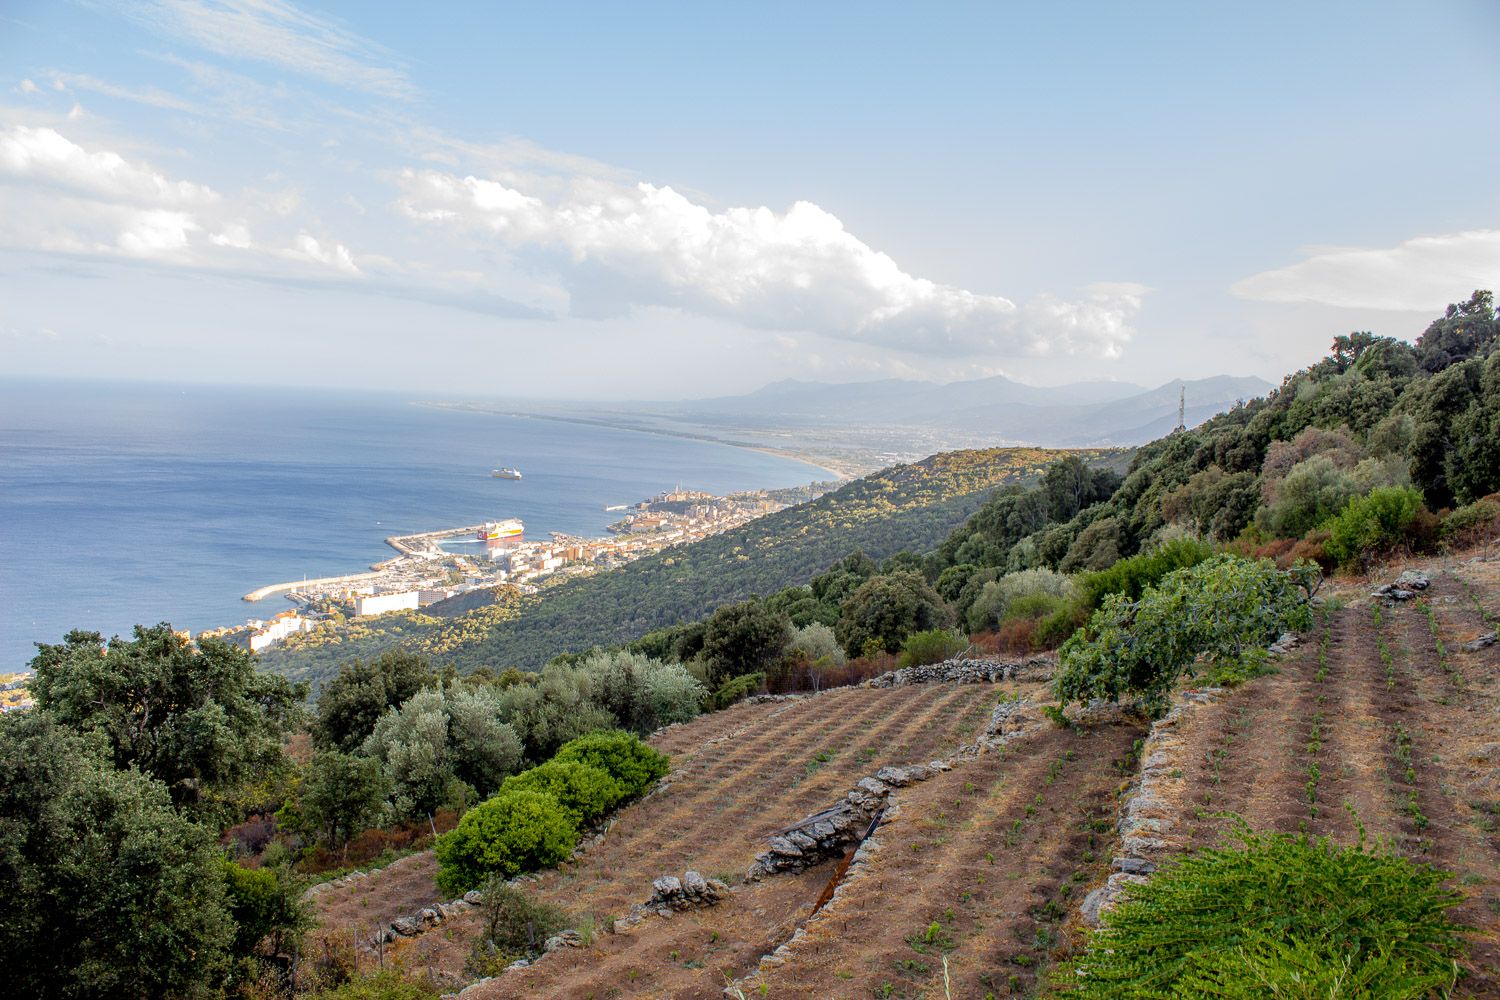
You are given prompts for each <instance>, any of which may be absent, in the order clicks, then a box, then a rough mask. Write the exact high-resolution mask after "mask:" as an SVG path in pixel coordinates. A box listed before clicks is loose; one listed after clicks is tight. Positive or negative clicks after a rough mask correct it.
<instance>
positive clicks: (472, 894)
mask: <svg viewBox="0 0 1500 1000" xmlns="http://www.w3.org/2000/svg"><path fill="white" fill-rule="evenodd" d="M464 902H465V903H468V904H469V905H470V906H478V905H479V904H480V903H483V902H484V893H482V892H480V891H479V890H478V889H470V890H469V891H468V892H466V893H464Z"/></svg>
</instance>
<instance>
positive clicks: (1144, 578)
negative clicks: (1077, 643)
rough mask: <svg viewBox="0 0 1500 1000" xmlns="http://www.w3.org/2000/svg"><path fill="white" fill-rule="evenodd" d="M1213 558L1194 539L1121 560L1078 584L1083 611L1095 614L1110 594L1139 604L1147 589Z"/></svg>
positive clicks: (1087, 575) (1207, 548) (1206, 546)
mask: <svg viewBox="0 0 1500 1000" xmlns="http://www.w3.org/2000/svg"><path fill="white" fill-rule="evenodd" d="M1213 554H1214V550H1213V547H1212V546H1210V545H1209V544H1208V543H1207V542H1200V541H1198V540H1196V539H1193V538H1174V539H1172V540H1171V541H1168V542H1165V543H1164V544H1162V545H1161V546H1160V547H1159V548H1157V549H1154V550H1152V551H1150V552H1142V553H1141V554H1140V555H1135V556H1131V557H1130V558H1129V559H1121V560H1120V561H1119V562H1117V563H1115V564H1114V565H1113V566H1111V567H1109V568H1108V569H1102V570H1098V571H1097V572H1094V573H1084V574H1082V575H1081V576H1079V577H1078V578H1077V580H1076V583H1077V586H1078V594H1079V598H1080V599H1081V600H1082V602H1083V606H1084V609H1085V610H1087V611H1093V610H1094V609H1095V608H1097V607H1099V606H1100V605H1101V604H1103V603H1104V598H1105V597H1107V596H1109V595H1110V594H1124V595H1125V596H1126V598H1128V599H1129V600H1132V601H1134V600H1138V599H1139V598H1140V596H1141V595H1142V594H1143V593H1145V592H1146V588H1147V587H1150V586H1151V585H1152V584H1154V583H1156V582H1157V581H1159V580H1160V579H1162V578H1163V577H1164V576H1166V575H1167V574H1168V573H1171V572H1173V571H1174V570H1179V569H1186V568H1187V567H1189V566H1196V565H1197V564H1198V563H1201V562H1202V561H1203V560H1205V559H1207V558H1208V557H1209V556H1211V555H1213Z"/></svg>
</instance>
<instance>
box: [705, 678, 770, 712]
mask: <svg viewBox="0 0 1500 1000" xmlns="http://www.w3.org/2000/svg"><path fill="white" fill-rule="evenodd" d="M765 686H766V675H765V674H762V673H754V674H740V675H739V676H738V677H731V678H729V680H727V681H725V682H724V683H723V684H720V685H719V689H718V690H717V691H715V692H714V693H713V694H711V695H709V704H710V705H712V707H713V708H714V709H715V710H717V709H721V708H728V707H729V706H730V705H733V704H734V703H735V702H737V701H739V700H740V699H741V698H748V697H749V696H750V695H752V694H755V693H756V692H757V691H760V690H762V689H763V688H765Z"/></svg>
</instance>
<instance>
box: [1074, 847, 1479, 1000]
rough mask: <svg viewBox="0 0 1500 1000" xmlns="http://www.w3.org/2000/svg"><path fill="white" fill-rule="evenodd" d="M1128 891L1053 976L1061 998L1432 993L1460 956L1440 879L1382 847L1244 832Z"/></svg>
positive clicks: (1452, 895) (1453, 901) (1447, 982)
mask: <svg viewBox="0 0 1500 1000" xmlns="http://www.w3.org/2000/svg"><path fill="white" fill-rule="evenodd" d="M1240 840H1241V844H1240V845H1239V846H1238V847H1236V848H1234V849H1217V850H1204V851H1200V852H1197V853H1195V854H1192V855H1188V856H1186V857H1184V858H1182V859H1180V860H1179V861H1177V862H1175V863H1173V864H1171V865H1169V866H1167V867H1165V868H1164V869H1163V870H1162V871H1160V872H1158V873H1157V874H1156V875H1155V876H1153V877H1152V879H1151V880H1150V881H1149V882H1146V883H1145V884H1143V885H1132V886H1130V887H1129V888H1128V889H1127V894H1126V897H1125V901H1124V902H1123V903H1122V904H1121V905H1120V906H1119V907H1117V908H1116V909H1114V910H1112V911H1110V912H1108V913H1106V914H1105V915H1104V926H1103V927H1102V928H1100V929H1099V930H1097V931H1094V932H1092V933H1091V934H1090V936H1089V939H1088V943H1087V947H1086V948H1085V950H1084V951H1083V952H1082V953H1081V954H1080V955H1079V956H1078V957H1076V958H1074V959H1072V960H1070V961H1069V962H1068V963H1066V964H1065V965H1064V966H1062V967H1061V969H1060V970H1059V973H1058V975H1057V976H1056V978H1055V980H1054V985H1055V986H1056V987H1057V990H1058V993H1059V994H1060V995H1062V996H1068V997H1080V998H1092V997H1099V998H1103V997H1111V998H1116V997H1125V996H1128V997H1163V998H1165V997H1173V998H1176V997H1182V998H1187V997H1232V998H1242V1000H1250V998H1252V997H1256V998H1259V997H1305V998H1312V997H1349V998H1355V997H1368V998H1376V997H1380V998H1395V997H1403V998H1406V997H1410V998H1416V997H1427V996H1433V995H1438V994H1439V993H1443V992H1444V991H1446V990H1447V989H1449V988H1451V987H1452V986H1453V984H1454V982H1455V980H1456V978H1457V973H1458V966H1457V964H1456V961H1457V959H1458V958H1459V957H1460V956H1461V954H1462V944H1461V941H1460V938H1459V932H1460V928H1459V927H1457V926H1456V925H1455V924H1453V923H1452V922H1451V921H1450V920H1449V919H1448V911H1449V910H1450V909H1451V908H1452V907H1453V906H1455V905H1457V904H1458V903H1459V902H1461V901H1462V897H1461V896H1460V895H1459V894H1458V893H1456V892H1454V891H1453V890H1451V889H1447V888H1445V887H1444V886H1443V882H1444V881H1445V880H1446V879H1447V878H1448V873H1446V872H1441V871H1437V870H1435V869H1433V868H1431V867H1430V866H1428V865H1425V864H1417V863H1414V862H1411V861H1408V860H1406V859H1405V858H1402V857H1400V856H1398V855H1397V854H1395V853H1393V852H1391V851H1389V850H1387V849H1385V848H1384V847H1378V848H1375V849H1369V848H1366V846H1365V845H1364V843H1363V841H1361V843H1360V844H1359V845H1358V846H1355V847H1337V846H1334V845H1331V844H1330V843H1328V841H1326V840H1313V839H1310V838H1308V837H1306V836H1293V835H1290V834H1253V833H1250V832H1249V831H1248V830H1245V831H1242V833H1241V834H1240Z"/></svg>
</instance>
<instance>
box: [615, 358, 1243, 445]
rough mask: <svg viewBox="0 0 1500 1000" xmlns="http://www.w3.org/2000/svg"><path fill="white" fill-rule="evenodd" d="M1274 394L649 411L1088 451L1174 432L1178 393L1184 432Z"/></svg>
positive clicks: (1051, 392) (961, 387)
mask: <svg viewBox="0 0 1500 1000" xmlns="http://www.w3.org/2000/svg"><path fill="white" fill-rule="evenodd" d="M1271 388H1272V385H1271V383H1269V382H1267V381H1265V380H1264V379H1261V378H1257V377H1255V376H1233V375H1215V376H1212V377H1209V378H1202V379H1188V380H1183V379H1173V380H1172V381H1170V382H1166V383H1164V384H1162V385H1160V386H1157V387H1156V388H1151V389H1148V388H1146V387H1144V386H1140V385H1135V384H1133V383H1129V382H1104V381H1096V382H1074V383H1070V384H1067V385H1058V386H1048V387H1038V386H1030V385H1025V384H1023V383H1020V382H1016V381H1014V380H1012V379H1009V378H1006V377H1005V376H1003V375H997V376H993V377H990V378H982V379H974V380H971V381H966V382H950V383H948V384H946V385H944V384H939V383H935V382H923V381H915V380H907V379H882V380H880V381H875V382H851V383H841V384H835V383H825V382H809V381H802V380H798V379H786V380H783V381H780V382H773V383H771V384H770V385H767V386H764V387H762V388H760V389H758V390H756V391H755V392H752V393H748V394H746V395H741V396H722V397H716V398H710V399H699V400H689V401H686V402H681V403H667V404H655V405H652V406H650V407H649V409H650V411H651V412H653V413H654V414H656V415H658V416H664V417H671V418H674V419H676V420H680V421H683V422H693V423H703V424H705V425H709V426H712V425H716V424H719V425H722V424H726V423H730V424H736V425H739V426H746V427H770V426H786V425H788V424H812V423H816V424H819V425H824V426H827V425H834V426H839V427H846V428H847V427H858V426H864V427H870V426H882V427H891V426H905V427H920V428H924V429H926V430H928V431H931V432H937V433H944V432H951V433H953V434H961V435H962V436H963V438H964V439H965V440H972V439H975V438H984V439H987V440H989V441H990V442H992V443H994V444H1002V443H1003V444H1027V445H1036V446H1039V447H1086V446H1103V445H1133V444H1141V443H1143V442H1145V441H1149V440H1152V439H1154V438H1158V437H1161V436H1162V435H1163V434H1166V433H1168V432H1170V431H1171V430H1172V428H1173V427H1175V426H1177V418H1178V414H1177V407H1178V401H1179V394H1180V393H1185V398H1186V403H1187V411H1186V423H1187V425H1188V426H1189V427H1192V426H1195V425H1196V424H1199V423H1202V422H1203V421H1204V420H1206V419H1208V418H1209V417H1211V416H1212V415H1214V414H1215V413H1219V412H1222V411H1223V410H1226V409H1229V408H1230V407H1232V406H1234V404H1235V403H1236V402H1238V401H1242V400H1247V399H1250V398H1252V397H1255V396H1262V395H1264V394H1265V393H1266V392H1267V391H1269V390H1270V389H1271ZM642 408H643V409H646V408H647V407H642Z"/></svg>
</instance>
